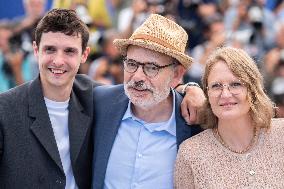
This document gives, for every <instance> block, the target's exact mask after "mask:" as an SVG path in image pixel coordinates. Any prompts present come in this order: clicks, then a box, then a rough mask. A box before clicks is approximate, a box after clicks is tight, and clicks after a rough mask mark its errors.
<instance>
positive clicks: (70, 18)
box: [35, 9, 89, 51]
mask: <svg viewBox="0 0 284 189" xmlns="http://www.w3.org/2000/svg"><path fill="white" fill-rule="evenodd" d="M47 32H61V33H64V34H65V35H69V36H73V35H77V36H79V35H81V38H82V50H83V51H84V50H85V49H86V47H87V43H88V40H89V29H88V27H87V25H86V24H85V23H84V22H83V21H82V20H80V18H79V17H78V16H77V14H76V12H75V11H74V10H68V9H52V10H51V11H49V12H48V13H47V14H46V15H45V16H44V17H43V18H42V19H41V20H40V22H39V23H38V25H37V27H36V30H35V41H36V44H37V45H38V46H39V44H40V40H41V36H42V33H47Z"/></svg>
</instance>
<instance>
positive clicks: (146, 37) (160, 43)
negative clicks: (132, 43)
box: [131, 34, 179, 51]
mask: <svg viewBox="0 0 284 189" xmlns="http://www.w3.org/2000/svg"><path fill="white" fill-rule="evenodd" d="M131 38H132V39H134V40H135V39H144V40H150V41H152V42H155V43H158V44H159V45H162V46H164V47H167V48H169V49H174V50H176V51H179V50H178V49H176V48H175V47H174V46H172V45H170V44H169V43H167V42H165V41H163V40H161V39H159V38H156V37H153V36H151V35H147V34H136V35H134V36H132V37H131Z"/></svg>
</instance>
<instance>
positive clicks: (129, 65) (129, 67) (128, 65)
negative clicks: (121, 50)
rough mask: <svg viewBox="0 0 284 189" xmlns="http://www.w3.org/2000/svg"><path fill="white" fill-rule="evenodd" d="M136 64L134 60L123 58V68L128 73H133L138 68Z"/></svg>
mask: <svg viewBox="0 0 284 189" xmlns="http://www.w3.org/2000/svg"><path fill="white" fill-rule="evenodd" d="M138 66H139V65H138V64H137V63H136V62H134V61H131V60H124V69H125V70H126V71H127V72H129V73H134V72H136V70H137V68H138Z"/></svg>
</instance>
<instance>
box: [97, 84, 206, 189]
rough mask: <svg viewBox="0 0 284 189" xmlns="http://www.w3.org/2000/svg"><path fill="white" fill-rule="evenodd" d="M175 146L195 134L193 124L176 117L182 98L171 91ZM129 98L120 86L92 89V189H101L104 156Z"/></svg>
mask: <svg viewBox="0 0 284 189" xmlns="http://www.w3.org/2000/svg"><path fill="white" fill-rule="evenodd" d="M175 97H176V98H175V104H176V106H175V107H176V109H175V113H176V134H177V145H178V146H179V145H180V144H181V142H182V141H184V140H185V139H187V138H189V137H191V136H193V135H195V134H197V133H199V132H200V131H201V128H200V127H199V126H197V125H192V126H188V125H187V124H186V122H185V121H184V119H183V118H182V117H181V116H180V115H181V114H180V103H181V101H182V97H181V96H180V95H179V94H178V93H176V94H175ZM128 102H129V99H128V97H127V96H126V95H125V94H124V88H123V85H118V86H102V87H96V88H95V89H94V104H95V107H94V117H95V120H94V130H93V132H94V160H93V188H94V189H102V188H103V186H104V179H105V173H106V168H107V164H108V158H109V156H110V152H111V149H112V145H113V143H114V140H115V137H116V134H117V132H118V129H119V126H120V123H121V120H122V117H123V115H124V113H125V111H126V109H127V106H128Z"/></svg>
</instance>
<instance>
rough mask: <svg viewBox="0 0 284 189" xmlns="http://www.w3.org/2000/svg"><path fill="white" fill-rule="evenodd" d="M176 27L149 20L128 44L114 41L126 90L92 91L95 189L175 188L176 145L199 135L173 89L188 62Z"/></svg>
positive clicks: (154, 18)
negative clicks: (183, 116)
mask: <svg viewBox="0 0 284 189" xmlns="http://www.w3.org/2000/svg"><path fill="white" fill-rule="evenodd" d="M187 39H188V36H187V34H186V32H185V31H184V30H183V29H182V28H181V27H180V26H179V25H177V24H176V23H174V22H173V21H171V20H168V19H166V18H165V17H162V16H160V15H155V14H153V15H151V16H150V17H149V18H148V19H147V20H146V21H145V22H144V23H143V24H142V26H140V27H139V28H138V29H137V30H136V31H135V32H134V33H133V34H132V36H131V37H130V38H129V39H119V40H115V41H114V45H115V46H116V47H117V48H118V49H119V51H120V52H121V54H122V55H124V56H126V57H125V59H124V85H119V86H111V87H108V86H102V87H97V88H96V89H95V90H94V104H95V109H94V110H95V111H94V116H95V118H96V119H95V120H94V123H95V124H94V126H95V127H94V159H93V185H92V187H93V188H94V189H103V188H104V189H116V188H117V189H120V188H123V189H130V188H141V189H144V188H147V189H151V188H153V189H154V188H155V189H156V188H163V189H172V188H173V170H174V162H175V158H176V155H177V149H178V146H179V144H180V143H181V142H182V141H183V140H185V139H187V138H188V137H190V136H192V135H194V134H196V133H198V132H199V131H201V129H200V127H199V126H188V125H187V124H186V122H185V121H184V120H183V119H182V117H181V115H180V105H181V100H182V98H181V96H180V95H179V94H178V93H176V92H174V90H172V89H171V88H173V87H174V86H176V85H177V84H178V83H179V82H180V80H181V79H182V76H183V74H184V73H185V71H186V69H187V68H188V67H189V66H190V65H191V63H192V58H191V57H189V56H188V55H186V54H185V53H184V52H185V47H186V43H187Z"/></svg>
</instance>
